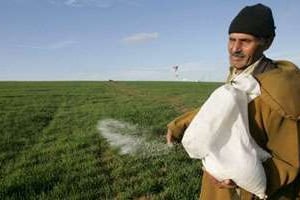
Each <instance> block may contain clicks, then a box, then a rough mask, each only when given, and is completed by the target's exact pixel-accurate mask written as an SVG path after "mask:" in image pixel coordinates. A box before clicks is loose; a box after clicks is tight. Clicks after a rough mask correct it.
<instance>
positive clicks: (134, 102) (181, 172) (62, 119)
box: [0, 82, 219, 200]
mask: <svg viewBox="0 0 300 200" xmlns="http://www.w3.org/2000/svg"><path fill="white" fill-rule="evenodd" d="M218 85H219V84H218V83H187V82H0V179H1V180H0V199H187V200H190V199H197V198H198V195H199V188H200V178H201V170H200V165H201V164H200V162H199V161H197V160H192V159H190V158H189V157H188V156H187V154H186V153H185V151H184V150H183V148H182V146H180V145H175V147H174V148H172V150H171V151H170V152H169V153H168V154H164V155H155V156H149V157H147V158H145V157H137V156H132V155H120V154H118V152H117V150H116V149H113V148H111V147H110V146H109V144H108V142H107V141H106V140H105V139H104V138H102V137H101V135H100V134H99V131H98V130H97V128H96V126H97V122H98V121H99V120H101V119H107V118H113V119H118V120H122V121H126V122H129V123H132V124H135V125H137V126H138V127H139V128H140V129H147V130H149V131H147V134H150V135H151V137H153V138H156V139H158V140H164V134H165V132H166V124H167V123H168V122H169V121H170V120H172V119H173V118H174V117H176V116H177V115H179V114H181V113H182V112H184V111H187V110H190V109H193V108H195V107H197V106H198V105H201V104H202V103H203V102H204V100H205V99H206V98H207V97H208V95H209V93H211V91H212V90H213V89H214V88H216V87H217V86H218ZM151 137H150V138H151Z"/></svg>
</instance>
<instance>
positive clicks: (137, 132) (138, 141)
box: [98, 119, 170, 157]
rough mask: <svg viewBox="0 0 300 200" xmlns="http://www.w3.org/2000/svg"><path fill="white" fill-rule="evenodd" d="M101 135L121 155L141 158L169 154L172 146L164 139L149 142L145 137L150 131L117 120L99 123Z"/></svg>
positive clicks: (106, 120) (105, 120)
mask: <svg viewBox="0 0 300 200" xmlns="http://www.w3.org/2000/svg"><path fill="white" fill-rule="evenodd" d="M98 130H99V131H100V134H101V135H102V136H103V137H104V138H105V139H106V140H107V141H108V142H109V144H110V145H111V146H112V147H113V148H116V149H118V150H119V153H120V154H122V155H124V154H130V155H135V156H141V157H151V156H159V155H163V154H167V153H168V152H169V151H170V146H168V145H167V144H166V143H165V140H164V139H163V138H159V139H156V140H151V141H148V140H147V139H146V137H145V136H144V134H145V133H147V132H149V130H145V129H143V130H141V129H140V128H139V127H138V126H136V125H133V124H130V123H127V122H122V121H119V120H115V119H104V120H100V121H99V122H98Z"/></svg>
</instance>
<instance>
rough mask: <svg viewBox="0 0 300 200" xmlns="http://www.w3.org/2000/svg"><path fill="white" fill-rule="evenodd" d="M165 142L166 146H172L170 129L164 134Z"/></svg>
mask: <svg viewBox="0 0 300 200" xmlns="http://www.w3.org/2000/svg"><path fill="white" fill-rule="evenodd" d="M166 140H167V144H168V145H171V144H173V136H172V131H171V130H170V129H168V132H167V134H166Z"/></svg>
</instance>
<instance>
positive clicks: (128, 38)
mask: <svg viewBox="0 0 300 200" xmlns="http://www.w3.org/2000/svg"><path fill="white" fill-rule="evenodd" d="M258 2H262V3H264V4H266V5H268V6H270V7H271V8H272V10H273V15H274V18H275V25H276V27H277V29H276V34H277V35H276V38H275V41H274V43H273V45H272V47H271V48H270V49H269V50H268V51H267V52H266V55H267V56H269V57H271V58H273V59H288V60H290V61H292V62H294V63H296V64H297V65H298V66H299V65H300V47H299V46H300V37H299V35H300V26H299V21H300V12H299V9H300V1H299V0H286V1H281V0H277V1H276V0H269V1H266V0H265V1H264V0H262V1H253V0H252V1H237V0H231V1H229V0H226V1H225V0H0V26H1V27H0V28H1V29H0V80H109V79H114V80H166V81H169V80H190V81H194V80H200V81H223V80H224V79H225V76H226V74H227V69H228V56H227V49H226V45H227V37H228V33H227V31H228V26H229V24H230V22H231V20H232V19H233V17H234V16H235V15H236V14H237V13H238V12H239V11H240V9H242V8H243V7H244V6H246V5H252V4H255V3H258ZM175 65H178V66H179V68H178V72H177V73H178V78H177V77H176V74H175V72H174V69H173V66H175Z"/></svg>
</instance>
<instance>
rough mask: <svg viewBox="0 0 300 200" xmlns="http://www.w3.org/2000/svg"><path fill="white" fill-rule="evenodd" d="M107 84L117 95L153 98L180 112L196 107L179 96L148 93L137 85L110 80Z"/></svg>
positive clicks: (154, 100)
mask: <svg viewBox="0 0 300 200" xmlns="http://www.w3.org/2000/svg"><path fill="white" fill-rule="evenodd" d="M106 85H107V86H108V87H110V89H111V90H112V91H114V93H115V95H116V96H117V95H124V96H128V97H137V98H147V99H148V100H151V102H155V103H162V104H167V105H172V107H173V108H174V109H175V111H176V112H178V113H184V112H187V111H189V110H193V109H194V108H191V107H187V106H186V105H185V104H184V102H183V100H182V99H181V98H180V97H178V96H174V95H173V96H160V95H157V94H155V93H153V92H150V93H146V92H145V90H143V89H138V88H137V87H135V86H130V85H126V83H122V82H108V83H107V84H106Z"/></svg>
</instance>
